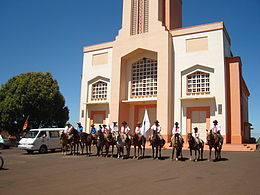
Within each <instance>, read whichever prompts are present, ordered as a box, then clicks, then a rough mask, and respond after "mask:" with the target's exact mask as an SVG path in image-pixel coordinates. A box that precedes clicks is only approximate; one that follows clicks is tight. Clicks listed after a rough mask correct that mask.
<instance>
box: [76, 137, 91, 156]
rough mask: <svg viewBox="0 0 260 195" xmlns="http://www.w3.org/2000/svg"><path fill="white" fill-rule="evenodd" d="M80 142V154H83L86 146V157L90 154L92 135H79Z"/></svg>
mask: <svg viewBox="0 0 260 195" xmlns="http://www.w3.org/2000/svg"><path fill="white" fill-rule="evenodd" d="M79 136H80V142H81V154H83V152H84V148H85V146H86V155H89V154H91V143H92V139H93V138H92V135H91V134H88V133H85V132H83V133H80V134H79Z"/></svg>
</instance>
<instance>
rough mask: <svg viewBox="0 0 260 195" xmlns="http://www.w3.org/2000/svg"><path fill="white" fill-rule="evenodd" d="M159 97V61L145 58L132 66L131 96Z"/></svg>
mask: <svg viewBox="0 0 260 195" xmlns="http://www.w3.org/2000/svg"><path fill="white" fill-rule="evenodd" d="M156 95H157V61H156V60H152V59H148V58H143V59H142V60H139V61H137V62H135V63H134V64H132V83H131V96H132V97H136V96H156Z"/></svg>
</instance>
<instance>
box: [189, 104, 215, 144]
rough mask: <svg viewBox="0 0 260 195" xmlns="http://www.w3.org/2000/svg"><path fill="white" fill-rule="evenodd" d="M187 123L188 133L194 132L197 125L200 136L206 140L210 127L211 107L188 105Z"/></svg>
mask: <svg viewBox="0 0 260 195" xmlns="http://www.w3.org/2000/svg"><path fill="white" fill-rule="evenodd" d="M186 124H187V129H186V132H187V133H189V132H191V133H193V132H194V130H193V129H194V128H195V127H197V128H198V133H199V137H200V138H201V139H202V140H203V141H204V142H205V141H206V136H207V132H206V129H209V128H210V107H188V108H187V122H186Z"/></svg>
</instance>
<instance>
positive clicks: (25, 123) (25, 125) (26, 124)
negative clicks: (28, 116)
mask: <svg viewBox="0 0 260 195" xmlns="http://www.w3.org/2000/svg"><path fill="white" fill-rule="evenodd" d="M27 126H28V120H26V121H25V122H24V125H23V130H25V129H26V128H27Z"/></svg>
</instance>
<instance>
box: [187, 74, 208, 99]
mask: <svg viewBox="0 0 260 195" xmlns="http://www.w3.org/2000/svg"><path fill="white" fill-rule="evenodd" d="M209 81H210V77H209V74H208V73H204V72H200V71H197V72H195V73H193V74H190V75H188V76H187V94H193V93H210V82H209Z"/></svg>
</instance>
